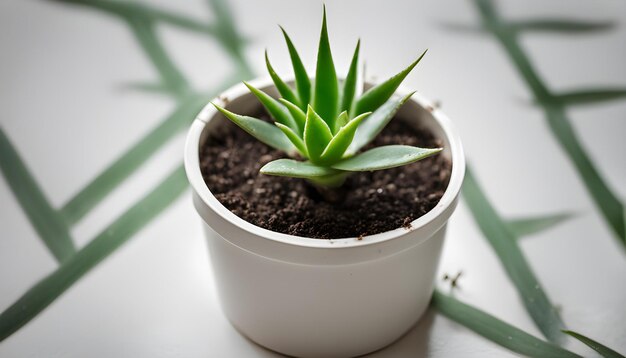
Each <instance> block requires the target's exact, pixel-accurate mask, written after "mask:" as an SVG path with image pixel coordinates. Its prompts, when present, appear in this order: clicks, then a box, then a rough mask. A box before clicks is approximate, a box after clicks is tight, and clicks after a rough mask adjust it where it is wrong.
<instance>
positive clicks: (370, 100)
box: [354, 50, 428, 113]
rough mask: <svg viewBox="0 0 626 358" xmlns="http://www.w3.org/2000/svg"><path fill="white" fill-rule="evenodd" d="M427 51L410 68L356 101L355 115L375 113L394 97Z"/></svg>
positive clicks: (368, 91)
mask: <svg viewBox="0 0 626 358" xmlns="http://www.w3.org/2000/svg"><path fill="white" fill-rule="evenodd" d="M426 51H428V50H426ZM426 51H424V53H422V55H421V56H420V57H419V58H418V59H417V60H415V62H413V63H412V64H410V65H409V67H407V68H405V69H404V70H402V71H401V72H400V73H398V74H397V75H395V76H393V77H391V78H389V79H388V80H387V81H385V82H383V83H381V84H379V85H377V86H375V87H372V88H370V89H369V90H367V92H365V93H364V94H363V95H362V96H361V98H359V99H358V100H357V101H356V104H355V108H354V113H363V112H369V111H375V110H376V109H377V108H378V107H380V106H381V105H382V104H383V103H385V102H386V101H387V100H388V99H389V97H391V96H392V95H393V93H394V92H395V91H396V89H397V88H398V86H400V83H402V81H404V79H405V78H406V76H407V75H408V74H409V72H411V70H412V69H413V68H414V67H415V66H416V65H417V64H418V63H419V62H420V61H421V60H422V58H423V57H424V55H425V54H426Z"/></svg>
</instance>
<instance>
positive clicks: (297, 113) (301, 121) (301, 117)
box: [278, 98, 306, 137]
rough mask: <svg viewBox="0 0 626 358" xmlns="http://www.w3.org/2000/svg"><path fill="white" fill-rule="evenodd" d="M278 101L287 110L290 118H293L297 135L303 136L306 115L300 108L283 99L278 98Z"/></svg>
mask: <svg viewBox="0 0 626 358" xmlns="http://www.w3.org/2000/svg"><path fill="white" fill-rule="evenodd" d="M278 101H279V102H280V103H282V104H283V105H284V106H285V107H287V110H288V111H289V113H290V114H291V118H293V120H294V121H295V122H296V125H297V126H298V135H299V136H300V137H302V136H303V135H304V126H305V124H306V114H305V113H304V112H303V111H302V110H301V109H300V107H298V106H296V105H295V104H293V103H291V102H289V101H287V100H286V99H284V98H279V99H278Z"/></svg>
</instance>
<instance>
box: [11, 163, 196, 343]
mask: <svg viewBox="0 0 626 358" xmlns="http://www.w3.org/2000/svg"><path fill="white" fill-rule="evenodd" d="M185 188H187V178H186V176H185V171H184V169H183V167H182V166H180V167H178V168H177V169H176V170H175V171H174V172H173V173H172V174H170V175H169V176H168V177H167V178H166V179H165V180H164V181H162V182H161V183H160V184H159V185H158V186H157V187H156V188H155V189H154V190H152V191H151V192H150V193H149V194H148V195H146V196H145V197H144V198H143V199H141V200H140V201H139V202H137V203H136V204H135V205H133V206H132V207H131V208H130V209H129V210H127V211H126V212H125V213H123V214H122V215H120V216H119V217H118V218H117V219H116V220H115V221H114V222H113V223H112V224H111V225H109V226H108V227H107V228H106V229H104V230H103V231H102V232H101V233H100V234H99V235H98V236H96V238H94V239H93V240H91V241H90V242H89V243H88V244H87V245H86V246H85V247H84V248H82V249H81V250H80V251H78V252H77V253H76V254H74V255H72V256H71V257H69V259H68V260H66V261H65V262H64V263H63V264H62V265H61V266H59V268H57V269H56V270H55V271H54V272H53V273H51V274H50V275H48V276H46V277H45V278H43V279H42V280H40V281H39V282H38V283H37V284H36V285H35V286H33V287H31V288H30V289H29V290H28V291H26V293H25V294H23V295H22V296H21V297H20V298H19V299H18V300H17V301H15V302H14V303H13V304H12V305H10V306H9V307H8V308H7V309H6V310H4V311H3V312H2V314H0V342H1V341H3V340H4V339H6V338H7V337H9V336H10V335H11V334H13V333H15V332H16V331H17V330H18V329H20V328H21V327H22V326H24V325H25V324H26V323H28V322H29V321H30V320H31V319H33V318H34V317H35V316H37V314H39V313H40V312H41V311H43V310H44V309H45V308H46V307H48V305H50V304H51V303H52V302H54V300H56V299H57V298H58V297H59V296H61V294H63V292H65V291H66V290H67V289H68V288H70V287H71V286H72V285H73V284H74V283H75V282H76V281H78V280H79V279H80V278H81V277H83V276H84V275H85V274H86V273H87V272H89V270H91V269H92V268H93V267H95V266H96V265H98V264H99V263H100V262H101V261H102V260H104V259H105V258H106V257H108V256H109V255H110V254H111V253H113V252H114V251H115V250H116V249H118V248H119V247H120V246H122V244H124V243H125V242H126V241H128V239H129V238H130V237H131V236H133V235H134V234H135V233H137V232H138V231H139V230H140V229H141V228H142V227H144V226H145V225H146V224H147V223H148V222H149V221H150V220H152V219H153V218H154V217H156V216H157V215H158V214H159V213H161V212H162V211H163V210H164V209H165V208H167V207H168V206H169V205H170V204H171V203H172V202H173V201H174V200H175V199H176V198H177V197H178V196H179V195H180V194H182V192H183V191H184V190H185Z"/></svg>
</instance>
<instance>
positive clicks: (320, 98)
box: [313, 8, 339, 128]
mask: <svg viewBox="0 0 626 358" xmlns="http://www.w3.org/2000/svg"><path fill="white" fill-rule="evenodd" d="M314 90H315V93H314V95H313V108H314V109H315V111H316V112H317V113H319V115H320V116H321V117H322V118H323V119H324V120H325V121H327V122H326V123H327V124H328V126H329V127H330V128H333V126H334V124H333V122H334V120H335V118H336V117H337V113H338V112H337V109H338V108H339V86H338V82H337V73H336V72H335V64H334V63H333V56H332V54H331V51H330V42H329V40H328V28H327V26H326V8H324V19H323V20H322V33H321V35H320V43H319V48H318V52H317V68H316V71H315V89H314Z"/></svg>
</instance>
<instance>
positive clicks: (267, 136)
mask: <svg viewBox="0 0 626 358" xmlns="http://www.w3.org/2000/svg"><path fill="white" fill-rule="evenodd" d="M211 104H212V105H213V106H214V107H215V108H216V109H217V110H218V111H219V112H220V113H222V114H223V115H224V116H225V117H226V118H228V119H229V120H230V121H231V122H233V123H235V124H236V125H237V126H238V127H239V128H241V129H243V130H244V131H246V132H247V133H248V134H250V135H251V136H253V137H254V138H256V139H258V140H259V141H260V142H262V143H265V144H267V145H268V146H270V147H272V148H275V149H278V150H282V151H284V152H286V153H287V154H289V155H292V154H293V153H295V151H296V147H294V145H293V144H292V143H291V141H289V139H288V138H287V137H286V136H285V134H283V132H282V131H281V130H280V129H279V128H278V127H276V126H274V125H272V124H270V123H267V122H265V121H262V120H260V119H257V118H254V117H248V116H242V115H239V114H236V113H233V112H231V111H229V110H227V109H225V108H223V107H221V106H219V105H217V104H215V103H213V102H211Z"/></svg>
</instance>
